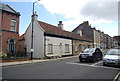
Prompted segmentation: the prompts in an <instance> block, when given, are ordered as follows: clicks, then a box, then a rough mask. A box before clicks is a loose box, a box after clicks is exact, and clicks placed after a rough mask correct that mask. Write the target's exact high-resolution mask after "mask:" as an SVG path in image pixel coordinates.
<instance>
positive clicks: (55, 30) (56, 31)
mask: <svg viewBox="0 0 120 81" xmlns="http://www.w3.org/2000/svg"><path fill="white" fill-rule="evenodd" d="M38 24H39V25H40V26H41V27H42V28H43V29H44V30H45V33H48V34H52V35H58V36H64V37H69V38H71V39H76V40H83V41H89V42H92V40H90V39H88V38H87V37H85V36H82V37H80V36H79V35H78V34H76V33H74V32H69V31H65V30H62V29H60V28H58V27H57V26H54V25H51V24H48V23H45V22H42V21H38Z"/></svg>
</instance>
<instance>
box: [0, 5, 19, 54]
mask: <svg viewBox="0 0 120 81" xmlns="http://www.w3.org/2000/svg"><path fill="white" fill-rule="evenodd" d="M19 17H20V13H19V12H17V11H16V10H14V9H13V8H11V7H10V6H9V5H5V4H1V3H0V46H1V47H0V52H4V53H10V54H12V56H14V54H15V53H16V52H17V50H18V37H19Z"/></svg>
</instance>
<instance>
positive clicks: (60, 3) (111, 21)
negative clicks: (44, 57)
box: [1, 0, 120, 37]
mask: <svg viewBox="0 0 120 81" xmlns="http://www.w3.org/2000/svg"><path fill="white" fill-rule="evenodd" d="M35 1H37V0H2V1H1V2H2V3H4V4H8V5H10V6H11V7H12V8H14V9H15V10H16V11H18V12H20V14H21V16H20V29H19V33H20V34H23V33H24V32H25V31H26V29H27V28H28V26H29V24H30V22H31V15H32V5H33V2H35ZM118 1H119V0H40V1H38V2H36V3H35V11H36V12H37V14H38V20H39V21H43V22H46V23H49V24H52V25H55V26H57V25H58V22H59V21H63V24H64V27H63V29H64V30H66V31H72V30H74V29H75V28H76V27H77V26H78V25H79V24H81V23H83V22H84V21H89V24H90V25H91V26H92V27H95V28H96V29H97V30H101V31H103V32H104V33H105V34H108V35H110V36H112V37H113V36H116V35H120V33H118Z"/></svg>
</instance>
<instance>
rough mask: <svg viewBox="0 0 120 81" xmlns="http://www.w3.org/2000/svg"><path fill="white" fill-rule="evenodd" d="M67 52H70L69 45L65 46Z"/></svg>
mask: <svg viewBox="0 0 120 81" xmlns="http://www.w3.org/2000/svg"><path fill="white" fill-rule="evenodd" d="M65 52H66V53H67V52H69V44H65Z"/></svg>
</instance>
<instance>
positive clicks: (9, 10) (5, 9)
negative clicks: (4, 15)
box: [0, 3, 20, 16]
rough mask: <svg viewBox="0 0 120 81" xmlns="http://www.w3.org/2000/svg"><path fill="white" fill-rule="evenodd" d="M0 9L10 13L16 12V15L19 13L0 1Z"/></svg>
mask: <svg viewBox="0 0 120 81" xmlns="http://www.w3.org/2000/svg"><path fill="white" fill-rule="evenodd" d="M0 10H3V11H6V12H10V13H12V14H16V15H18V16H20V13H19V12H17V11H15V10H14V9H13V8H12V7H10V6H9V5H5V4H2V3H0Z"/></svg>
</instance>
